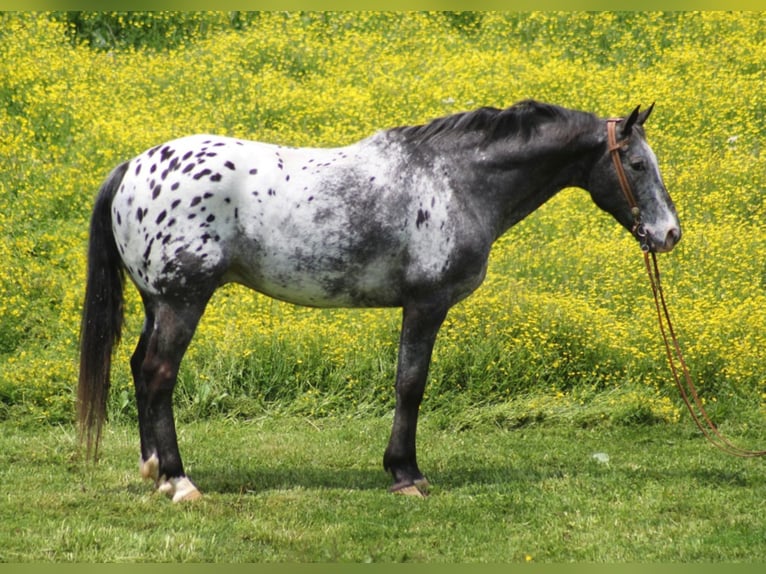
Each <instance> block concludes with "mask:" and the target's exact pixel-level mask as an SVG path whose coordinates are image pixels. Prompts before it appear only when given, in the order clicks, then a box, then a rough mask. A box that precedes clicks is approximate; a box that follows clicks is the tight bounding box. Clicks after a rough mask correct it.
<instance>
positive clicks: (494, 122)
mask: <svg viewBox="0 0 766 574" xmlns="http://www.w3.org/2000/svg"><path fill="white" fill-rule="evenodd" d="M578 115H579V116H582V115H588V116H590V114H583V113H582V112H576V111H574V110H569V109H566V108H562V107H559V106H555V105H552V104H546V103H542V102H538V101H535V100H523V101H521V102H518V103H516V104H514V105H512V106H510V107H508V108H505V109H498V108H493V107H482V108H478V109H476V110H474V111H470V112H461V113H457V114H453V115H450V116H445V117H442V118H437V119H435V120H433V121H431V122H429V123H427V124H423V125H415V126H401V127H398V128H393V129H392V130H390V131H391V132H395V133H398V134H400V135H402V136H403V137H404V138H405V139H408V140H411V141H417V142H419V143H424V142H426V141H432V140H435V139H438V138H443V137H448V136H450V135H452V136H460V135H463V134H466V133H479V134H481V135H482V136H483V137H482V139H483V140H485V141H487V140H495V139H501V138H507V137H514V136H515V137H519V138H521V139H524V140H528V139H529V138H530V137H531V136H532V135H533V134H534V133H535V132H536V131H537V129H538V128H539V127H540V126H541V125H543V124H545V123H548V122H551V121H554V120H561V119H571V118H574V117H575V116H578Z"/></svg>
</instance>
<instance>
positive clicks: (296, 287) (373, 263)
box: [224, 242, 403, 307]
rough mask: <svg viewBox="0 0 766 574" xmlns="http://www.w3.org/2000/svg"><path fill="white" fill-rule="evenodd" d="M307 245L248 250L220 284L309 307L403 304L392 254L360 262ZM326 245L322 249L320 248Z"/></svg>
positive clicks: (396, 259) (397, 264)
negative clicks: (225, 283) (231, 284)
mask: <svg viewBox="0 0 766 574" xmlns="http://www.w3.org/2000/svg"><path fill="white" fill-rule="evenodd" d="M310 246H311V242H306V244H305V245H303V247H295V246H294V248H293V249H285V248H284V247H282V248H281V249H273V250H268V248H267V249H266V252H264V250H263V249H262V246H260V245H258V246H251V249H249V250H246V252H244V253H241V254H240V256H239V257H237V258H236V259H235V263H234V264H233V265H232V266H231V267H230V268H229V270H228V272H227V274H226V276H225V278H224V281H232V282H237V283H241V284H243V285H246V286H248V287H250V288H252V289H254V290H256V291H259V292H261V293H264V294H266V295H269V296H270V297H274V298H276V299H280V300H283V301H288V302H290V303H295V304H298V305H306V306H312V307H395V306H400V305H401V304H402V287H403V281H402V266H401V261H400V260H399V257H398V256H397V255H396V254H395V253H389V252H385V251H384V252H382V253H381V254H379V255H378V256H377V257H375V258H372V259H365V260H359V259H355V258H353V257H350V256H349V254H347V253H343V252H342V251H339V250H332V249H324V250H323V252H322V253H315V252H313V251H312V250H311V249H310ZM325 247H326V246H325Z"/></svg>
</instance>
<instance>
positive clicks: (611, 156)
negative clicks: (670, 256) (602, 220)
mask: <svg viewBox="0 0 766 574" xmlns="http://www.w3.org/2000/svg"><path fill="white" fill-rule="evenodd" d="M653 107H654V104H652V106H650V107H649V109H647V110H646V111H644V112H639V108H638V107H637V108H636V109H635V110H633V113H632V114H630V116H628V117H627V118H620V119H616V120H607V128H605V130H604V134H603V137H604V141H606V142H607V145H606V146H604V147H603V148H602V149H603V150H604V153H603V155H602V157H600V158H599V160H598V161H597V162H596V165H595V166H594V168H593V170H592V171H591V174H590V177H589V181H588V186H587V188H588V191H589V192H590V194H591V197H592V198H593V201H594V202H595V203H596V205H598V206H599V207H601V208H602V209H604V210H605V211H608V212H609V213H611V214H612V215H613V216H614V218H615V219H616V220H617V221H619V222H620V223H621V224H622V225H623V226H624V227H625V228H626V229H628V230H629V231H631V232H632V233H633V234H634V235H635V236H636V237H637V239H638V240H639V241H640V242H641V243H642V247H643V248H644V249H648V250H650V251H654V252H665V251H670V250H671V249H673V247H674V246H675V245H676V243H678V241H679V240H680V239H681V224H680V223H679V221H678V215H677V213H676V208H675V206H674V205H673V200H672V199H670V195H668V191H667V189H666V188H665V184H664V183H663V181H662V176H661V175H660V168H659V166H658V165H657V157H656V156H655V155H654V152H653V151H652V149H651V148H650V147H649V144H648V143H647V142H646V137H645V135H644V129H643V125H644V122H645V121H646V118H648V117H649V114H650V113H651V112H652V108H653ZM610 123H611V127H610V126H609V124H610ZM609 130H612V135H611V136H609V137H607V133H608V132H609ZM620 172H622V173H620ZM621 180H622V181H621Z"/></svg>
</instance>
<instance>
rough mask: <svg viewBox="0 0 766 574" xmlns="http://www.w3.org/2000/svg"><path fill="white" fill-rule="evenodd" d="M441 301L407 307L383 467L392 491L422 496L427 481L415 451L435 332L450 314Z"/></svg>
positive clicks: (405, 308)
mask: <svg viewBox="0 0 766 574" xmlns="http://www.w3.org/2000/svg"><path fill="white" fill-rule="evenodd" d="M447 309H448V306H447V305H445V304H442V303H429V304H417V305H408V306H405V307H404V313H403V315H404V317H403V321H402V332H401V337H400V340H399V363H398V367H397V371H396V410H395V411H394V425H393V428H392V429H391V438H390V440H389V442H388V448H386V453H385V455H384V457H383V466H384V467H385V469H386V470H387V471H388V472H390V473H391V475H392V476H393V479H394V484H393V486H392V487H391V489H390V490H391V492H398V493H402V494H413V495H420V496H423V495H424V492H425V489H426V487H427V486H428V482H427V481H426V478H425V477H424V476H423V474H422V473H421V472H420V469H419V468H418V463H417V457H416V453H415V435H416V432H417V425H418V411H419V409H420V402H421V401H422V399H423V392H424V391H425V386H426V378H427V377H428V367H429V365H430V363H431V352H432V351H433V347H434V342H435V341H436V334H437V332H438V331H439V328H440V327H441V324H442V322H443V321H444V317H445V316H446V315H447Z"/></svg>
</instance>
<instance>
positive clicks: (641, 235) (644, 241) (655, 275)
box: [606, 118, 766, 458]
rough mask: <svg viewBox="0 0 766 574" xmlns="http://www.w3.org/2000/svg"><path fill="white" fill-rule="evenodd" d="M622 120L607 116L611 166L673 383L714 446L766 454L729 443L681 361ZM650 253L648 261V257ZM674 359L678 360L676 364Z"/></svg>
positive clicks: (735, 452)
mask: <svg viewBox="0 0 766 574" xmlns="http://www.w3.org/2000/svg"><path fill="white" fill-rule="evenodd" d="M621 121H622V119H621V118H613V119H609V120H607V124H606V126H607V143H608V149H609V154H610V155H611V156H612V161H613V162H614V168H615V171H616V172H617V179H618V180H619V182H620V187H621V188H622V192H623V193H624V194H625V199H627V201H628V205H629V206H630V212H631V215H633V228H632V230H631V232H632V233H633V235H635V236H636V239H638V241H639V242H640V244H641V250H642V251H643V253H644V265H645V266H646V272H647V273H648V275H649V281H650V282H651V286H652V293H653V294H654V305H655V308H656V309H657V320H658V322H659V324H660V332H661V333H662V340H663V341H664V343H665V352H666V354H667V357H668V363H669V364H670V370H671V372H672V373H673V378H674V379H675V383H676V387H677V388H678V391H679V393H680V394H681V398H682V399H683V401H684V404H685V405H686V408H687V409H688V410H689V413H690V414H691V416H692V419H694V422H695V424H696V425H697V428H699V429H700V431H702V434H704V435H705V437H706V438H707V439H708V440H709V441H710V442H711V443H712V444H713V445H714V446H716V447H717V448H719V449H720V450H722V451H724V452H726V453H728V454H732V455H734V456H740V457H746V458H750V457H758V456H766V450H746V449H743V448H740V447H738V446H736V445H734V444H732V443H731V442H730V441H729V440H728V439H727V438H726V437H724V436H723V435H722V434H721V433H720V431H719V430H718V427H716V425H715V423H713V421H712V420H710V416H709V415H708V414H707V412H706V411H705V408H704V406H703V403H702V399H701V398H700V396H699V394H698V393H697V389H696V388H695V386H694V383H693V382H692V379H691V376H690V375H689V368H688V367H687V366H686V361H684V358H683V355H682V353H681V347H680V345H679V344H678V338H677V337H676V333H675V330H674V329H673V323H672V322H671V321H670V313H669V312H668V306H667V303H666V302H665V294H664V292H663V291H662V284H661V283H660V270H659V267H658V266H657V255H656V253H655V252H654V251H653V250H651V247H650V244H649V239H648V237H647V233H646V230H645V228H644V226H643V224H642V223H641V210H640V209H639V207H638V203H636V198H635V195H634V194H633V190H632V189H631V187H630V182H629V181H628V178H627V176H626V175H625V169H624V168H623V166H622V160H621V159H620V149H621V148H623V147H624V146H625V145H627V139H624V140H622V141H620V142H618V141H617V136H616V125H617V124H618V123H619V122H621ZM650 255H651V263H650V261H649V256H650ZM666 323H667V331H666ZM668 336H669V337H670V340H668ZM671 342H672V345H671ZM676 360H677V361H678V364H676ZM679 371H680V372H681V373H682V374H683V381H682V380H681V377H680V376H679ZM695 407H696V410H695Z"/></svg>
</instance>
